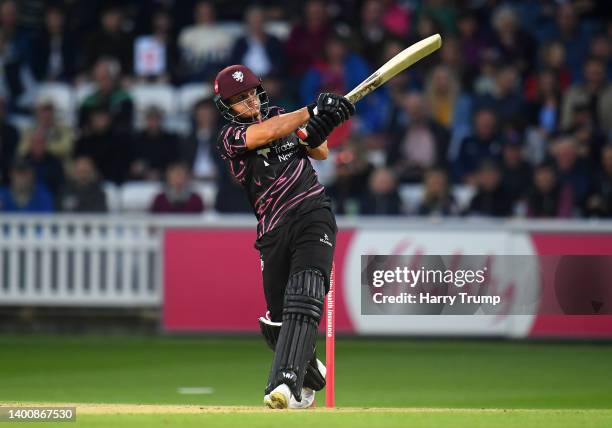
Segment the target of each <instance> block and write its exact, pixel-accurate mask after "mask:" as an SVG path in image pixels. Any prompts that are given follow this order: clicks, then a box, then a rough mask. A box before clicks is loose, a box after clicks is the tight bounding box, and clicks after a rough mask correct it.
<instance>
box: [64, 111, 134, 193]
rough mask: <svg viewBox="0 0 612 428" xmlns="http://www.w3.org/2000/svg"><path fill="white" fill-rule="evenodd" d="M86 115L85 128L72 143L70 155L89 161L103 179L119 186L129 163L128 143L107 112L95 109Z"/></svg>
mask: <svg viewBox="0 0 612 428" xmlns="http://www.w3.org/2000/svg"><path fill="white" fill-rule="evenodd" d="M89 113H90V114H89V123H88V126H87V128H86V129H85V132H84V133H83V135H82V136H81V137H80V138H79V139H78V140H77V141H76V143H75V149H74V155H75V157H79V156H87V157H89V158H91V159H92V160H93V162H94V164H95V166H96V169H97V170H98V171H99V172H100V174H101V175H102V179H103V180H108V181H113V182H115V183H122V182H123V181H124V180H125V178H126V175H127V169H128V166H129V164H130V161H131V159H130V146H131V144H130V143H129V141H128V139H127V136H125V134H122V133H121V132H120V131H118V130H116V129H115V126H114V125H113V124H112V117H111V115H110V113H109V112H108V111H106V110H104V109H102V108H98V109H92V110H91V111H90V112H89Z"/></svg>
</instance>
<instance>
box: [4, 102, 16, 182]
mask: <svg viewBox="0 0 612 428" xmlns="http://www.w3.org/2000/svg"><path fill="white" fill-rule="evenodd" d="M18 141H19V132H18V131H17V128H15V127H14V126H13V125H11V124H10V123H9V122H8V121H7V120H6V102H5V99H4V97H3V96H1V95H0V186H6V185H7V184H8V181H9V169H10V166H11V163H12V162H13V159H14V158H15V154H16V151H17V143H18Z"/></svg>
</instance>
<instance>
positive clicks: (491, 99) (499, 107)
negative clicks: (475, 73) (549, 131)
mask: <svg viewBox="0 0 612 428" xmlns="http://www.w3.org/2000/svg"><path fill="white" fill-rule="evenodd" d="M493 83H494V85H493V88H492V91H491V92H490V93H488V94H485V95H481V96H478V97H476V98H475V99H474V108H475V110H479V109H482V108H488V109H491V110H493V111H494V112H495V116H497V120H498V121H499V123H500V124H505V123H517V124H524V123H525V122H526V120H525V117H524V116H525V102H524V100H523V96H522V94H521V92H520V91H519V89H520V87H519V74H518V70H517V68H516V67H515V66H514V65H511V64H506V65H502V66H499V67H497V68H496V70H495V77H494V82H493Z"/></svg>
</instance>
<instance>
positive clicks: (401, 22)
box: [382, 0, 412, 39]
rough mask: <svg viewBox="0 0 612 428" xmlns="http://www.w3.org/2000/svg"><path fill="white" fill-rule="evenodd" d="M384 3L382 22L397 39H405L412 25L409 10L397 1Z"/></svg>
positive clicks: (387, 0)
mask: <svg viewBox="0 0 612 428" xmlns="http://www.w3.org/2000/svg"><path fill="white" fill-rule="evenodd" d="M382 3H383V5H384V11H383V17H382V21H383V24H384V26H385V29H386V30H387V31H388V32H390V33H391V34H393V35H394V36H395V37H399V38H401V39H405V38H406V36H408V33H409V32H410V26H411V24H412V17H411V16H410V13H409V8H408V7H406V5H404V4H400V3H401V2H398V1H397V0H383V1H382Z"/></svg>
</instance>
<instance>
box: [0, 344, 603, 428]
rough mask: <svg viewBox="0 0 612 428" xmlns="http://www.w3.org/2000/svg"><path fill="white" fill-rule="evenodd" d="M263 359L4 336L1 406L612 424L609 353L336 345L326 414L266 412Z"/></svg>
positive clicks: (355, 422)
mask: <svg viewBox="0 0 612 428" xmlns="http://www.w3.org/2000/svg"><path fill="white" fill-rule="evenodd" d="M271 356H272V353H271V352H270V351H269V350H268V349H267V348H266V347H265V345H264V343H263V341H262V340H260V339H258V338H221V339H212V338H167V337H110V338H109V337H89V336H87V337H49V336H45V337H17V336H0V405H2V404H4V405H7V404H8V403H20V404H26V403H34V402H35V403H83V404H82V405H77V415H78V416H77V424H76V425H77V426H83V427H132V426H143V427H191V426H193V427H195V426H199V427H200V426H201V427H204V426H222V427H225V426H227V427H234V426H236V427H242V426H249V427H250V426H254V427H256V426H262V427H263V426H265V427H268V428H269V427H273V426H283V427H286V426H291V425H293V426H306V425H314V424H317V425H318V426H326V427H327V426H329V427H345V426H346V427H348V426H351V427H368V428H373V427H379V426H398V427H399V426H410V427H480V426H482V427H484V426H486V427H521V428H530V427H541V426H557V427H580V428H588V427H610V426H612V369H611V363H612V346H611V345H588V344H567V345H564V344H533V343H513V342H478V341H430V340H422V341H419V340H410V341H408V340H401V341H400V340H380V341H365V340H342V339H340V340H338V342H337V344H336V360H337V362H336V364H337V369H336V403H337V407H338V409H337V410H332V411H329V410H327V409H324V408H320V409H318V410H314V411H313V410H307V411H293V412H289V411H282V412H278V411H277V412H272V411H266V410H264V409H262V406H261V400H262V390H263V387H264V385H265V381H266V377H267V369H268V367H269V364H270V361H271ZM181 388H203V389H201V390H200V391H201V392H204V394H187V395H186V394H182V393H180V391H182V389H181ZM318 397H319V398H318V400H317V401H318V403H319V405H320V406H322V405H323V403H324V402H325V400H324V394H321V395H320V396H318ZM85 403H116V404H120V405H116V406H104V407H101V406H95V405H86V404H85ZM220 406H244V407H239V408H236V407H220ZM11 424H14V423H11ZM52 425H55V424H45V426H52ZM57 425H60V424H57ZM7 426H9V425H8V424H7ZM10 426H12V425H10ZM61 426H66V425H65V424H61Z"/></svg>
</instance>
